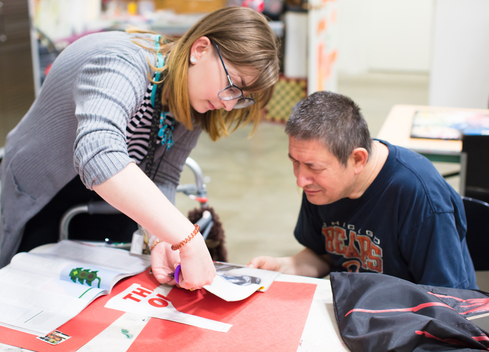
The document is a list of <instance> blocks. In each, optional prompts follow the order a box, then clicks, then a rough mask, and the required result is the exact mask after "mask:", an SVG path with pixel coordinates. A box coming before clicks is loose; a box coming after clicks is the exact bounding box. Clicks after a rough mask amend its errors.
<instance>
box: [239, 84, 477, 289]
mask: <svg viewBox="0 0 489 352" xmlns="http://www.w3.org/2000/svg"><path fill="white" fill-rule="evenodd" d="M285 132H286V133H287V135H288V136H289V158H290V160H291V161H292V164H293V167H294V175H295V177H296V178H297V185H298V186H299V187H301V188H302V189H303V199H302V206H301V210H300V214H299V219H298V221H297V225H296V228H295V232H294V233H295V237H296V239H297V240H298V241H299V242H300V243H301V244H303V245H304V246H305V247H306V248H305V249H304V250H302V251H301V252H299V253H298V254H296V255H294V256H292V257H283V258H272V257H257V258H253V259H252V260H251V261H250V263H249V264H248V266H250V267H256V268H261V269H267V270H275V271H280V272H283V273H287V274H295V275H304V276H313V277H324V276H325V275H327V274H328V273H330V272H331V271H350V272H372V273H383V274H388V275H392V276H396V277H399V278H402V279H405V280H409V281H411V282H414V283H417V284H426V285H433V286H445V287H453V288H464V289H475V288H477V285H476V279H475V272H474V267H473V265H472V260H471V258H470V255H469V251H468V249H467V244H466V242H465V233H466V220H465V212H464V207H463V203H462V199H461V197H460V196H459V195H458V194H457V193H456V192H455V190H454V189H453V188H452V187H451V186H450V185H449V184H448V183H447V182H446V181H445V180H444V179H443V177H442V176H441V175H440V174H439V173H438V171H437V170H436V169H435V167H434V166H433V164H432V163H431V162H430V161H429V160H427V159H426V158H424V157H423V156H421V155H419V154H417V153H415V152H412V151H410V150H407V149H405V148H401V147H397V146H394V145H392V144H390V143H388V142H385V141H380V140H372V139H371V137H370V133H369V130H368V126H367V123H366V121H365V120H364V118H363V117H362V115H361V113H360V109H359V108H358V106H357V105H356V104H355V103H354V102H353V101H352V100H351V99H350V98H348V97H345V96H342V95H339V94H335V93H331V92H317V93H314V94H312V95H310V96H309V97H308V98H307V99H305V100H304V101H303V102H301V103H300V104H299V105H298V106H297V107H296V109H295V110H294V112H293V113H292V115H291V117H290V119H289V120H288V121H287V125H286V128H285Z"/></svg>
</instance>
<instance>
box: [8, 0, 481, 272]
mask: <svg viewBox="0 0 489 352" xmlns="http://www.w3.org/2000/svg"><path fill="white" fill-rule="evenodd" d="M224 6H248V7H253V8H255V9H256V10H257V11H260V12H263V13H264V14H265V15H266V16H268V18H269V19H270V25H271V27H272V28H273V29H274V31H275V33H276V34H277V36H278V37H279V38H280V39H281V41H282V75H281V79H280V81H279V83H278V84H277V87H276V89H275V95H274V97H273V98H272V101H271V102H270V104H269V106H268V107H267V109H266V110H264V111H263V123H262V124H261V125H260V126H259V128H258V130H257V131H256V133H255V134H254V135H253V136H252V137H251V138H250V133H251V127H249V126H247V127H245V128H243V129H240V130H238V131H237V132H235V133H233V134H232V135H230V136H229V137H227V138H224V139H222V140H219V141H217V142H212V141H211V140H210V138H209V137H208V136H207V135H206V134H202V136H201V138H200V140H199V142H198V144H199V145H198V148H195V149H194V151H193V152H192V154H191V157H192V158H193V159H194V160H195V161H196V162H197V163H198V164H199V166H200V167H201V169H202V171H203V174H204V176H205V183H206V186H207V195H208V197H209V205H210V206H211V207H213V208H214V210H215V212H216V214H218V215H219V217H220V220H221V222H222V223H223V227H224V231H225V234H226V244H227V249H228V253H229V256H228V260H229V261H230V262H234V263H238V264H246V263H247V262H248V260H249V259H250V258H252V257H254V256H258V255H272V256H287V255H292V254H295V253H296V252H297V251H298V249H300V248H301V247H300V245H299V244H298V243H297V242H296V240H295V239H294V237H293V230H294V226H295V222H296V220H297V215H298V211H299V207H300V202H301V191H300V189H299V188H298V187H297V186H296V184H295V177H294V175H293V173H292V165H291V163H290V161H289V159H288V157H287V152H288V140H287V137H286V135H285V134H284V123H285V121H286V120H287V117H288V115H289V114H290V111H291V109H292V107H293V106H294V105H295V104H296V103H298V102H299V101H300V100H301V99H302V98H304V97H306V96H307V94H311V93H313V92H315V91H318V90H331V91H335V92H338V93H341V94H345V95H347V96H350V97H351V98H352V99H353V100H354V101H356V102H357V103H358V104H359V105H360V107H361V109H362V111H363V114H364V116H365V118H366V120H367V122H368V124H369V127H370V132H371V134H372V136H373V137H376V136H377V135H378V133H379V131H380V130H381V127H382V125H383V123H384V121H385V120H386V118H387V116H388V115H389V112H390V111H391V109H392V108H393V106H394V105H399V104H408V105H422V106H444V107H457V108H477V109H487V108H488V98H489V60H488V59H487V58H488V57H489V46H488V45H487V43H489V1H488V0H310V1H305V0H138V1H126V0H0V146H1V145H3V144H4V143H5V138H6V135H7V133H8V132H9V131H10V130H11V129H12V128H13V127H14V126H15V125H16V124H17V122H18V121H19V120H20V119H21V118H22V116H23V115H24V114H25V112H26V111H27V110H28V109H29V106H30V105H31V103H32V101H33V100H34V97H35V96H36V95H37V94H38V93H39V90H40V89H41V86H42V82H43V80H44V77H45V76H46V75H47V74H48V72H49V67H50V65H51V63H52V61H53V60H54V59H55V58H56V56H57V55H58V54H59V53H60V52H61V51H62V50H63V49H64V48H65V47H66V46H67V45H69V44H70V43H71V42H73V41H74V40H76V39H77V38H79V37H81V36H83V35H86V34H89V33H93V32H97V31H106V30H124V29H125V28H127V26H128V25H132V26H135V27H138V28H143V29H148V30H153V31H157V32H161V33H164V34H172V35H180V34H182V33H183V32H184V31H185V30H186V29H188V28H190V27H191V26H192V24H193V23H194V22H195V21H196V20H198V19H199V18H201V17H202V16H204V15H205V14H206V13H208V12H211V11H213V10H216V9H218V8H220V7H224ZM390 142H393V143H396V141H395V140H391V141H390ZM435 165H436V166H437V168H438V169H439V170H440V171H441V172H442V173H450V172H452V171H457V170H458V169H460V164H457V163H442V162H436V163H435ZM189 182H193V174H192V172H191V171H190V170H184V174H183V176H182V180H181V183H189ZM449 182H450V183H451V184H452V186H453V187H454V188H455V189H456V190H459V189H460V188H459V187H460V178H459V177H457V176H456V177H450V178H449ZM176 205H177V208H179V209H180V210H181V211H182V212H184V213H186V212H187V211H189V210H191V209H193V208H195V207H197V206H198V203H197V202H196V201H195V200H192V199H190V198H189V197H187V196H185V195H184V194H178V196H177V203H176ZM162 216H163V214H162Z"/></svg>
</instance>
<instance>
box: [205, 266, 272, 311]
mask: <svg viewBox="0 0 489 352" xmlns="http://www.w3.org/2000/svg"><path fill="white" fill-rule="evenodd" d="M214 266H215V268H216V273H217V275H216V277H215V278H214V281H213V282H212V284H210V285H207V286H204V288H205V289H206V290H207V291H209V292H211V293H213V294H214V295H216V296H218V297H220V298H222V299H224V300H225V301H228V302H234V301H240V300H243V299H245V298H248V297H249V296H251V295H252V294H253V293H255V292H257V291H261V292H264V291H266V290H267V289H268V288H269V287H270V285H271V284H272V283H273V281H274V280H275V278H276V277H277V276H278V275H280V273H279V272H276V271H269V270H262V269H255V268H248V267H246V266H243V265H237V264H232V263H223V262H215V263H214Z"/></svg>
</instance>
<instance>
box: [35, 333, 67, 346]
mask: <svg viewBox="0 0 489 352" xmlns="http://www.w3.org/2000/svg"><path fill="white" fill-rule="evenodd" d="M70 337H71V336H68V335H66V334H63V333H62V332H61V331H58V330H56V331H53V332H51V333H49V334H47V335H46V336H38V337H37V338H38V339H39V340H42V341H44V342H47V343H49V344H50V345H58V344H60V343H61V342H64V341H66V340H68V339H69V338H70Z"/></svg>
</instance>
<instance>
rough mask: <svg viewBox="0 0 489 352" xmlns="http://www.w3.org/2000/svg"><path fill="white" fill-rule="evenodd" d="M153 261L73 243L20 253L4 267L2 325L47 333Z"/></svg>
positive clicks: (0, 304)
mask: <svg viewBox="0 0 489 352" xmlns="http://www.w3.org/2000/svg"><path fill="white" fill-rule="evenodd" d="M150 264H151V261H150V259H149V256H147V257H141V256H131V255H130V254H129V252H128V251H125V250H121V249H115V248H104V247H97V246H92V245H87V244H83V243H80V242H73V241H62V242H59V243H57V244H55V245H53V246H51V247H49V248H48V249H45V250H43V251H40V252H35V253H33V252H30V253H18V254H16V255H15V256H14V258H13V259H12V261H11V263H10V265H8V266H6V267H4V268H2V269H1V270H0V325H3V326H6V327H9V328H12V329H17V330H21V331H25V332H28V333H33V334H41V335H46V334H47V333H49V332H51V331H53V330H54V329H56V328H57V327H59V326H60V325H63V324H64V323H66V322H67V321H68V320H70V319H71V318H73V317H75V316H76V315H77V314H78V313H80V312H81V311H82V310H83V309H84V308H85V307H86V306H87V305H89V304H90V303H91V302H92V301H93V300H94V299H95V298H97V297H98V296H100V295H104V294H108V293H109V292H110V291H111V289H112V287H113V286H114V285H115V284H116V283H117V282H118V281H119V280H120V279H122V278H124V277H127V276H132V275H135V274H138V273H140V272H143V271H144V270H146V268H148V267H149V266H150Z"/></svg>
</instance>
